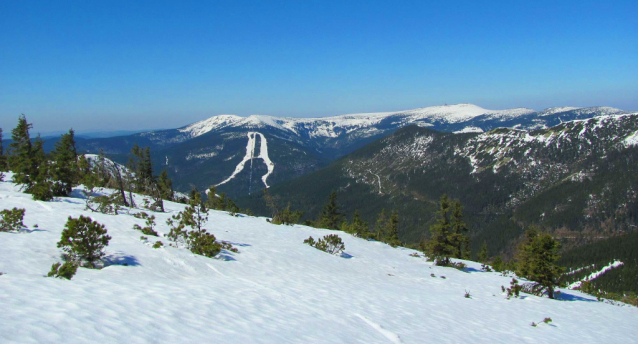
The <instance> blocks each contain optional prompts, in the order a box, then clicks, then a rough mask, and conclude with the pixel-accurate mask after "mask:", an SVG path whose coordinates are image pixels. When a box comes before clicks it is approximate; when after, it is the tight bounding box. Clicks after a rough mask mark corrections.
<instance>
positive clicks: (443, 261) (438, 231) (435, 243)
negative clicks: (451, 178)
mask: <svg viewBox="0 0 638 344" xmlns="http://www.w3.org/2000/svg"><path fill="white" fill-rule="evenodd" d="M437 214H438V216H439V218H438V219H437V220H436V223H435V224H433V225H432V226H430V235H431V237H430V241H429V242H428V245H427V251H428V254H429V255H430V256H431V257H432V258H434V259H435V260H436V263H437V264H438V265H448V264H450V257H452V256H454V253H455V252H456V250H457V247H456V246H455V245H454V242H453V241H452V235H453V232H452V230H453V229H452V224H451V223H450V201H449V199H448V197H447V195H443V196H442V197H441V203H440V209H439V211H438V212H437Z"/></svg>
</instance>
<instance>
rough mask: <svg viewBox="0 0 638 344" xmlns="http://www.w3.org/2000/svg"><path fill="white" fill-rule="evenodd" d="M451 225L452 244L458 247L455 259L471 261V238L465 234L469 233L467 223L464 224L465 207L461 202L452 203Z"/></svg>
mask: <svg viewBox="0 0 638 344" xmlns="http://www.w3.org/2000/svg"><path fill="white" fill-rule="evenodd" d="M451 213H452V214H451V219H450V221H451V225H452V233H453V234H452V242H453V245H454V246H455V247H456V252H455V253H454V257H455V258H461V259H469V258H470V237H469V236H468V235H467V234H465V233H466V232H468V231H469V229H468V228H467V225H466V224H465V222H463V206H461V202H459V201H454V202H452V212H451Z"/></svg>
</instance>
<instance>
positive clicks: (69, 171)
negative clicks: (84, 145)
mask: <svg viewBox="0 0 638 344" xmlns="http://www.w3.org/2000/svg"><path fill="white" fill-rule="evenodd" d="M52 158H53V165H52V171H51V177H52V178H53V194H54V195H55V196H67V195H68V194H69V193H71V190H72V189H73V186H74V185H75V184H77V182H78V180H79V177H78V154H77V151H76V149H75V133H74V131H73V129H71V130H69V132H68V133H66V134H63V135H62V137H61V138H60V140H59V141H58V142H56V143H55V149H54V151H53V153H52Z"/></svg>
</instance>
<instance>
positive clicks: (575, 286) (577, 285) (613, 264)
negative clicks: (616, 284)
mask: <svg viewBox="0 0 638 344" xmlns="http://www.w3.org/2000/svg"><path fill="white" fill-rule="evenodd" d="M623 264H624V263H623V262H621V261H619V260H614V261H613V262H611V263H609V264H607V265H606V266H604V267H603V268H602V269H600V270H598V271H595V272H592V273H591V274H590V275H589V276H587V277H585V278H584V279H582V280H580V281H578V282H574V283H572V284H570V285H569V286H568V287H567V288H568V289H578V288H580V286H581V285H582V284H583V282H585V281H591V280H594V279H596V278H598V277H600V276H601V275H602V274H604V273H606V272H607V271H609V270H611V269H613V268H617V267H619V266H622V265H623Z"/></svg>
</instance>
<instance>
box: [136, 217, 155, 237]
mask: <svg viewBox="0 0 638 344" xmlns="http://www.w3.org/2000/svg"><path fill="white" fill-rule="evenodd" d="M133 216H134V217H136V218H138V219H144V220H146V226H145V227H142V226H140V225H138V224H135V225H133V229H135V230H138V231H141V232H142V233H143V234H146V235H152V236H159V234H158V233H157V232H156V231H155V229H154V228H155V215H151V216H149V215H148V214H147V213H145V212H141V213H137V214H135V215H133Z"/></svg>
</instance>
